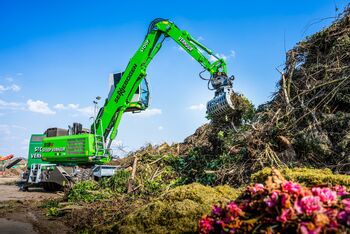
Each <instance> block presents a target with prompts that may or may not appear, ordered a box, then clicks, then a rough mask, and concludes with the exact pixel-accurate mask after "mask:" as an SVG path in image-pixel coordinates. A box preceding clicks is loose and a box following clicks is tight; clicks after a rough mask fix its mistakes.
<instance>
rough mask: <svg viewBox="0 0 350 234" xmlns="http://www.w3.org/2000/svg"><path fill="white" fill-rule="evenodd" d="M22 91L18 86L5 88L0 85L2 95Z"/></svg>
mask: <svg viewBox="0 0 350 234" xmlns="http://www.w3.org/2000/svg"><path fill="white" fill-rule="evenodd" d="M20 90H21V87H19V86H18V85H16V84H13V85H10V86H4V85H0V93H3V92H5V91H13V92H18V91H20Z"/></svg>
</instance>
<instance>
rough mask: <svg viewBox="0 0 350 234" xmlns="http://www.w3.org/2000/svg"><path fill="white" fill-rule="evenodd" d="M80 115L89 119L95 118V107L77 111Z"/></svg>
mask: <svg viewBox="0 0 350 234" xmlns="http://www.w3.org/2000/svg"><path fill="white" fill-rule="evenodd" d="M76 111H78V112H79V113H81V114H83V115H86V116H88V117H91V116H94V107H93V106H87V107H82V108H78V109H76Z"/></svg>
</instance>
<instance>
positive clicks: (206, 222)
mask: <svg viewBox="0 0 350 234" xmlns="http://www.w3.org/2000/svg"><path fill="white" fill-rule="evenodd" d="M213 224H214V220H213V219H212V218H209V217H204V218H203V219H201V220H200V221H199V225H198V226H199V230H200V233H209V232H210V231H212V230H213Z"/></svg>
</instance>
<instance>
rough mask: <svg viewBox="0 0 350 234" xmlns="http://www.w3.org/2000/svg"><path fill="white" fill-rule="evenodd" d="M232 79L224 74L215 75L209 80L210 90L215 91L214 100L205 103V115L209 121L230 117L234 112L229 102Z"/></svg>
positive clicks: (230, 101)
mask: <svg viewBox="0 0 350 234" xmlns="http://www.w3.org/2000/svg"><path fill="white" fill-rule="evenodd" d="M233 79H234V77H227V75H226V74H224V73H217V74H215V75H214V76H213V77H212V78H211V79H210V84H211V86H212V90H215V95H214V98H213V99H211V100H210V101H208V102H207V115H208V117H209V118H210V119H215V118H220V117H223V116H225V115H231V114H232V113H233V112H234V111H235V106H234V104H233V103H232V100H231V95H232V93H233V90H232V80H233Z"/></svg>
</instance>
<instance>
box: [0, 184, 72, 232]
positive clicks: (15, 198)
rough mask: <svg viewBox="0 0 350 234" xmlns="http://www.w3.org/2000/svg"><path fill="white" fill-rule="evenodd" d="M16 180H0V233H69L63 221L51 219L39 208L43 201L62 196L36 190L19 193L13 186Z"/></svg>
mask: <svg viewBox="0 0 350 234" xmlns="http://www.w3.org/2000/svg"><path fill="white" fill-rule="evenodd" d="M17 179H18V178H0V233H8V234H12V233H28V234H37V233H69V232H70V229H69V228H68V227H67V226H66V225H65V224H64V223H63V221H61V220H60V219H51V218H50V217H48V216H46V214H45V212H44V210H43V209H41V208H40V205H41V202H42V201H43V200H46V199H52V198H59V197H60V196H62V195H61V194H55V193H47V192H44V191H43V190H42V189H38V188H37V189H30V190H29V192H22V191H19V189H18V187H17V186H16V185H15V182H16V180H17Z"/></svg>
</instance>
